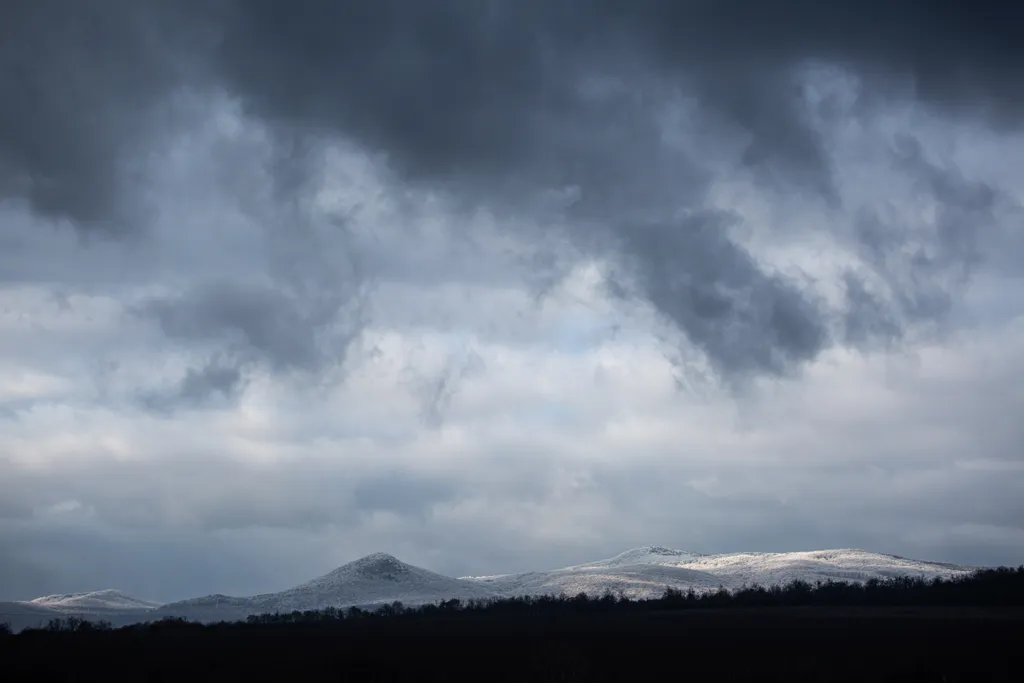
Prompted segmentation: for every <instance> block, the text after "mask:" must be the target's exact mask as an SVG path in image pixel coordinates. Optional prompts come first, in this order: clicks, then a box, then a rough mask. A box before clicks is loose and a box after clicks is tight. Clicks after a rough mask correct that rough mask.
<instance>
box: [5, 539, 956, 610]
mask: <svg viewBox="0 0 1024 683" xmlns="http://www.w3.org/2000/svg"><path fill="white" fill-rule="evenodd" d="M971 569H972V568H970V567H961V566H957V565H951V564H940V563H935V562H921V561H917V560H908V559H905V558H902V557H896V556H894V555H880V554H877V553H869V552H865V551H863V550H818V551H811V552H793V553H732V554H726V555H702V554H700V553H692V552H687V551H683V550H672V549H670V548H662V547H659V546H646V547H642V548H634V549H632V550H627V551H626V552H624V553H621V554H619V555H616V556H615V557H611V558H608V559H605V560H597V561H594V562H588V563H585V564H579V565H574V566H571V567H564V568H562V569H554V570H550V571H539V572H527V573H523V574H502V575H496V576H477V577H464V578H461V579H455V578H451V577H448V576H442V575H441V574H437V573H435V572H432V571H429V570H427V569H422V568H420V567H414V566H412V565H409V564H405V563H404V562H401V561H399V560H398V559H396V558H395V557H392V556H391V555H387V554H384V553H375V554H373V555H368V556H367V557H364V558H362V559H360V560H356V561H354V562H350V563H348V564H346V565H343V566H341V567H338V568H337V569H335V570H334V571H332V572H330V573H328V574H325V575H323V576H321V577H319V578H316V579H313V580H312V581H308V582H306V583H303V584H301V585H299V586H295V587H294V588H289V589H287V590H283V591H280V592H277V593H266V594H263V595H254V596H250V597H230V596H226V595H208V596H205V597H200V598H192V599H190V600H183V601H181V602H175V603H171V604H168V605H162V606H159V607H158V606H156V605H155V604H154V603H150V602H147V601H145V600H139V599H138V598H133V597H130V596H127V595H125V594H123V593H121V592H119V591H115V590H106V591H95V592H92V593H72V594H66V595H48V596H45V597H41V598H36V599H35V600H31V601H27V602H7V603H0V622H8V623H10V624H11V625H12V626H13V627H14V628H15V629H18V630H20V629H22V628H26V627H32V626H45V625H46V623H47V622H49V621H50V619H54V618H64V617H68V616H77V617H80V618H83V619H88V620H93V621H96V620H100V619H103V620H106V621H110V622H111V623H113V624H115V625H122V624H127V623H132V622H138V621H151V620H156V619H161V618H164V617H183V618H186V619H193V620H197V621H221V620H229V621H233V620H239V619H245V618H246V617H247V616H249V615H251V614H262V613H266V612H292V611H295V610H300V611H305V610H312V609H323V608H325V607H373V606H377V605H382V604H384V603H390V602H394V601H396V600H397V601H400V602H402V603H403V604H406V605H410V606H411V605H422V604H424V603H433V602H440V601H442V600H448V599H452V598H459V599H462V600H466V599H473V598H476V599H487V598H493V597H510V596H521V595H542V594H560V593H565V594H567V595H576V594H577V593H580V592H583V593H588V594H591V595H597V596H599V595H603V594H605V593H608V592H610V593H612V594H615V595H620V594H621V595H625V596H628V597H631V598H650V597H658V596H660V595H662V594H663V593H664V591H665V588H666V587H669V586H671V587H673V588H679V589H681V590H687V589H689V588H693V589H694V590H697V591H705V590H714V589H717V588H718V587H720V586H723V587H725V588H730V589H732V588H740V587H742V586H744V585H752V584H760V585H765V586H768V585H773V584H783V583H788V582H790V581H792V580H794V579H800V580H804V581H809V582H812V583H813V582H816V581H825V580H829V579H834V580H840V581H856V582H863V581H867V580H869V579H872V578H877V579H886V578H890V577H894V576H918V577H924V578H929V579H930V578H934V577H952V576H957V575H960V574H965V573H967V572H969V571H971Z"/></svg>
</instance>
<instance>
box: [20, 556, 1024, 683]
mask: <svg viewBox="0 0 1024 683" xmlns="http://www.w3.org/2000/svg"><path fill="white" fill-rule="evenodd" d="M204 680H211V681H463V680H469V681H644V682H646V681H650V680H675V681H694V680H696V681H700V682H701V683H703V682H704V681H900V682H901V683H903V682H905V681H934V682H935V683H940V682H945V683H953V682H954V681H958V682H963V683H976V682H981V681H1024V567H1022V568H1019V569H1000V570H983V571H980V572H977V573H975V574H973V575H971V576H967V577H961V578H958V579H953V580H949V581H940V580H935V581H931V582H925V581H922V580H914V579H893V580H890V581H887V582H877V581H871V582H868V583H867V584H865V585H850V584H838V583H828V584H819V585H817V586H810V585H808V584H804V583H800V582H795V583H793V584H790V585H789V586H787V587H776V588H771V589H764V588H757V587H753V588H749V589H744V590H740V591H735V592H729V591H725V590H721V591H719V592H717V593H713V594H708V595H703V596H698V595H695V594H693V593H692V592H691V593H688V594H683V593H680V592H679V591H673V590H668V591H666V593H665V596H664V597H663V598H661V599H660V600H650V601H644V602H631V601H628V600H624V599H621V598H615V597H613V596H610V595H609V596H605V597H603V598H589V597H587V596H585V595H579V596H576V597H561V598H554V597H542V598H514V599H510V600H504V601H500V602H491V603H472V602H471V603H469V604H462V603H460V602H459V601H458V600H451V601H447V602H445V603H441V604H438V605H430V606H424V607H420V608H416V609H406V608H405V607H403V606H401V605H400V604H398V603H395V604H393V605H389V606H386V607H384V608H383V609H381V610H379V611H376V612H373V613H371V612H366V611H362V610H358V609H351V610H344V611H343V610H336V609H328V610H325V611H323V612H301V613H300V612H293V613H291V614H274V615H263V616H253V617H250V618H249V619H248V621H246V622H241V623H234V624H226V623H225V624H214V625H201V624H193V623H189V622H186V621H183V620H172V621H162V622H156V623H152V624H144V625H137V626H130V627H125V628H121V629H117V630H114V629H111V628H109V627H107V626H105V625H102V624H100V625H91V624H88V623H83V622H77V621H70V622H60V621H57V622H53V623H51V624H50V626H49V627H48V628H46V629H38V630H31V631H25V632H22V633H20V634H16V635H12V634H9V633H3V632H0V681H12V682H21V681H110V682H114V681H204Z"/></svg>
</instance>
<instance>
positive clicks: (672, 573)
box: [465, 546, 970, 598]
mask: <svg viewBox="0 0 1024 683" xmlns="http://www.w3.org/2000/svg"><path fill="white" fill-rule="evenodd" d="M968 571H970V568H966V567H958V566H956V565H949V564H938V563H933V562H920V561H917V560H907V559H905V558H901V557H896V556H893V555H880V554H877V553H868V552H865V551H863V550H820V551H813V552H794V553H733V554H726V555H702V554H700V553H692V552H687V551H683V550H672V549H669V548H662V547H658V546H647V547H642V548H634V549H633V550H627V551H626V552H624V553H621V554H619V555H616V556H615V557H612V558H609V559H606V560H598V561H596V562H589V563H586V564H580V565H574V566H571V567H565V568H562V569H554V570H550V571H545V572H528V573H525V574H506V575H498V576H477V577H465V578H466V579H467V580H469V581H476V582H479V583H480V584H482V585H485V586H487V587H488V588H490V589H491V590H493V591H494V592H495V593H497V594H498V595H501V596H515V595H539V594H558V593H566V594H568V595H574V594H576V593H580V592H585V593H589V594H592V595H600V594H603V593H605V592H611V593H613V594H616V595H618V594H622V595H625V596H627V597H630V598H651V597H657V596H659V595H661V594H662V593H664V591H665V588H666V587H669V586H671V587H673V588H679V589H681V590H687V589H689V588H693V589H694V590H696V591H705V590H713V589H717V588H718V587H720V586H724V587H725V588H740V587H742V586H744V585H752V584H760V585H763V586H770V585H776V584H785V583H789V582H790V581H793V580H796V579H799V580H803V581H808V582H811V583H814V582H816V581H826V580H829V579H833V580H837V581H851V582H864V581H867V580H869V579H872V578H877V579H886V578H890V577H894V576H920V577H925V578H929V579H930V578H934V577H950V576H955V575H958V574H963V573H966V572H968Z"/></svg>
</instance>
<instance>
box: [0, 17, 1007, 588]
mask: <svg viewBox="0 0 1024 683" xmlns="http://www.w3.org/2000/svg"><path fill="white" fill-rule="evenodd" d="M1021 12H1022V11H1021V10H1019V9H1016V8H1015V6H1013V5H1011V4H1006V3H997V2H980V3H974V4H973V5H970V6H968V5H966V4H964V5H961V4H948V3H947V4H945V5H941V6H936V5H935V3H930V2H928V3H926V2H911V1H906V2H896V3H893V2H887V3H880V2H859V3H843V2H840V3H829V4H827V5H822V4H821V3H813V2H804V1H798V0H791V1H788V2H787V1H783V0H774V1H772V2H742V1H740V0H726V1H721V0H719V1H717V2H703V1H700V0H692V1H689V2H661V1H659V0H649V1H642V2H634V3H628V4H622V3H608V2H603V1H601V0H593V1H589V2H584V1H583V0H565V1H559V2H533V1H532V0H528V1H525V2H523V1H519V2H503V1H497V2H486V3H484V2H480V3H469V2H459V1H455V0H451V1H447V0H437V1H432V2H428V3H422V2H401V1H399V0H388V1H382V2H375V3H356V2H326V1H324V2H319V1H315V0H311V1H309V2H305V3H303V4H302V6H301V7H299V8H295V7H285V6H283V5H280V4H279V3H274V2H269V1H268V2H262V1H256V2H234V1H233V0H224V1H221V2H214V3H201V2H169V1H167V2H161V1H159V0H146V1H142V2H127V1H125V2H111V3H105V4H104V5H103V6H102V7H96V6H86V5H82V6H79V5H77V4H76V5H74V6H73V7H68V6H66V4H65V3H57V2H49V1H48V0H34V1H33V2H14V3H8V5H7V6H5V7H4V9H3V10H0V26H3V27H4V28H3V29H0V31H2V32H3V33H0V38H2V40H0V45H2V47H0V73H2V74H3V76H0V97H2V99H3V101H4V102H5V106H4V108H3V111H0V304H2V305H0V377H3V380H0V482H2V483H0V501H2V502H0V546H2V550H3V551H4V552H2V553H0V557H4V558H7V559H4V560H3V561H2V563H0V564H2V566H0V598H6V597H32V595H33V594H34V593H44V592H56V591H59V590H74V589H76V588H79V587H81V588H96V587H105V586H107V585H113V584H117V585H118V587H121V588H124V589H126V590H135V591H136V592H142V593H144V594H145V596H146V597H153V598H156V599H172V598H180V597H184V596H186V595H188V594H189V593H191V592H211V591H214V590H218V591H221V592H227V593H232V592H233V593H243V592H253V591H257V590H271V589H276V588H280V587H282V586H283V585H285V584H287V582H288V581H291V580H295V581H298V580H302V579H305V578H309V576H310V575H312V574H315V573H316V571H312V572H311V571H310V567H311V566H313V565H315V566H316V567H318V568H329V567H330V566H331V565H332V564H336V563H340V562H341V561H344V560H347V559H352V558H353V557H355V556H356V555H358V554H360V553H363V552H370V551H373V550H389V551H390V552H394V553H396V554H398V555H399V556H401V557H402V558H403V559H405V560H407V561H412V562H419V563H421V564H425V565H427V566H430V567H432V568H435V569H438V570H441V571H451V572H453V573H468V572H473V573H487V571H491V570H493V569H495V568H497V567H499V566H500V567H517V566H520V567H528V566H536V565H538V564H545V563H546V564H552V565H554V564H558V563H559V562H569V561H574V560H578V559H584V558H588V557H590V556H592V555H599V554H602V553H612V552H616V551H618V550H621V549H622V548H623V547H625V546H631V545H638V544H641V543H646V542H656V543H659V544H676V545H681V546H685V547H691V548H693V549H695V550H699V551H707V552H712V551H725V550H738V549H750V548H760V549H766V550H768V549H778V550H785V549H796V548H807V547H818V546H837V545H857V546H866V547H868V548H870V549H873V550H882V551H891V552H899V553H902V554H906V555H914V554H917V555H921V556H927V557H933V558H936V559H949V560H955V561H962V562H978V563H984V562H1021V561H1024V558H1022V557H1021V556H1020V555H1019V551H1015V550H1014V548H1019V547H1020V543H1019V540H1020V537H1021V534H1022V533H1024V530H1022V528H1021V527H1020V522H1019V520H1020V519H1021V518H1022V516H1021V512H1022V511H1021V510H1020V509H1019V504H1017V503H1016V502H1015V501H1016V500H1019V499H1021V496H1020V495H1019V493H1020V491H1019V490H1018V489H1020V488H1021V487H1022V486H1024V476H1022V471H1021V466H1022V464H1021V460H1020V456H1019V447H1018V444H1019V443H1021V441H1022V438H1021V437H1024V434H1022V433H1021V431H1020V427H1019V426H1018V424H1017V422H1018V421H1017V420H1016V418H1015V416H1016V415H1019V414H1021V412H1022V409H1024V396H1022V395H1021V393H1020V391H1019V390H1018V389H1017V388H1016V387H1017V386H1018V385H1019V383H1020V382H1019V380H1020V379H1021V378H1022V373H1024V367H1022V366H1021V365H1020V362H1019V360H1018V359H1017V355H1019V354H1016V353H1015V347H1014V343H1013V340H1014V339H1015V338H1019V334H1020V331H1021V327H1020V325H1021V322H1020V321H1021V313H1022V309H1021V306H1020V304H1019V303H1018V299H1019V297H1018V296H1017V293H1018V292H1019V291H1020V287H1021V284H1020V277H1021V275H1022V274H1024V271H1022V269H1021V266H1020V264H1021V263H1024V239H1022V237H1021V235H1022V234H1024V233H1022V231H1021V219H1022V216H1024V212H1022V207H1021V194H1020V191H1019V188H1020V187H1021V180H1022V179H1024V162H1021V161H1018V160H1019V159H1024V131H1022V130H1021V124H1020V122H1021V120H1022V119H1021V114H1022V112H1021V110H1020V98H1019V97H1016V90H1015V84H1016V82H1017V79H1016V75H1017V74H1019V72H1020V70H1021V68H1022V67H1024V48H1020V47H1019V45H1018V41H1016V39H1015V37H1014V36H1013V35H1012V30H1013V29H1012V28H1011V27H1013V26H1016V25H1018V24H1019V23H1020V20H1021V19H1024V16H1021ZM7 103H9V104H7ZM894 520H898V521H894ZM143 539H145V540H143ZM215 548H219V549H220V552H219V554H217V553H215V555H216V557H217V559H209V558H210V553H212V552H214V550H213V549H215ZM154 557H159V558H161V560H160V561H159V562H156V561H155V560H153V559H152V558H154ZM282 557H291V558H292V559H290V560H286V559H282ZM72 558H78V559H75V560H74V561H73V562H72V561H71V560H72ZM254 558H262V559H258V560H256V559H254ZM254 561H255V562H257V563H260V562H265V564H263V565H262V568H261V569H260V570H259V571H252V572H249V570H247V569H245V566H248V565H251V563H252V562H254ZM69 565H72V566H74V567H76V569H74V570H68V569H65V567H67V566H69ZM174 567H178V569H177V570H174V571H172V569H173V568H174Z"/></svg>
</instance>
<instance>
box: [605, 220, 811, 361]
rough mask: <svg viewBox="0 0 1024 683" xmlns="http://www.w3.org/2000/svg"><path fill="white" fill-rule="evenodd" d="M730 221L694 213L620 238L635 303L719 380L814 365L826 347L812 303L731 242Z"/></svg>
mask: <svg viewBox="0 0 1024 683" xmlns="http://www.w3.org/2000/svg"><path fill="white" fill-rule="evenodd" d="M730 220H731V217H730V216H727V215H721V214H718V215H716V214H707V213H705V214H695V215H692V216H687V217H685V218H682V219H680V220H678V221H675V222H673V223H669V224H663V223H658V224H653V225H640V226H636V227H634V228H633V229H632V230H629V231H624V232H623V239H624V242H625V244H624V246H623V250H624V251H625V252H626V253H627V254H629V255H630V256H631V257H633V259H634V261H633V263H634V264H635V269H634V272H635V277H636V278H637V285H638V287H639V290H640V292H641V294H642V296H643V297H644V298H646V299H647V300H649V301H650V302H651V303H652V304H653V305H654V306H655V308H657V309H658V310H659V311H661V312H663V313H664V314H665V315H667V316H668V317H669V318H670V319H671V320H673V321H674V322H676V323H677V324H678V325H679V327H680V328H681V329H683V330H685V331H686V333H687V334H688V335H689V337H690V339H691V341H693V342H694V343H695V344H696V345H697V346H699V347H700V348H701V349H702V350H703V351H705V352H706V353H707V354H708V357H709V359H710V360H711V362H712V363H713V364H714V365H716V369H718V370H719V371H720V372H722V373H724V374H726V375H729V374H731V373H737V374H745V373H747V372H760V371H769V372H777V373H781V372H784V371H785V370H786V369H787V368H789V367H790V366H791V365H792V364H794V363H798V362H800V361H805V360H809V359H811V358H814V357H815V356H816V355H817V354H818V352H819V351H821V349H822V348H823V347H824V346H825V344H826V343H827V341H828V339H827V330H826V329H825V327H824V324H823V322H822V316H821V314H820V313H819V312H818V310H817V308H816V306H815V303H814V301H813V300H812V299H811V298H810V295H809V294H807V293H805V292H804V291H802V290H801V288H800V287H799V284H798V283H795V282H792V281H790V280H787V279H786V278H783V277H781V276H778V275H771V274H768V273H765V272H764V271H763V270H762V269H761V268H759V267H758V265H757V264H756V262H755V261H754V259H753V258H752V257H751V256H750V254H748V253H747V252H746V251H744V250H743V249H742V248H741V247H739V246H738V245H736V244H735V243H734V242H732V241H730V240H729V238H728V236H727V233H726V228H727V227H728V225H729V223H730Z"/></svg>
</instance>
